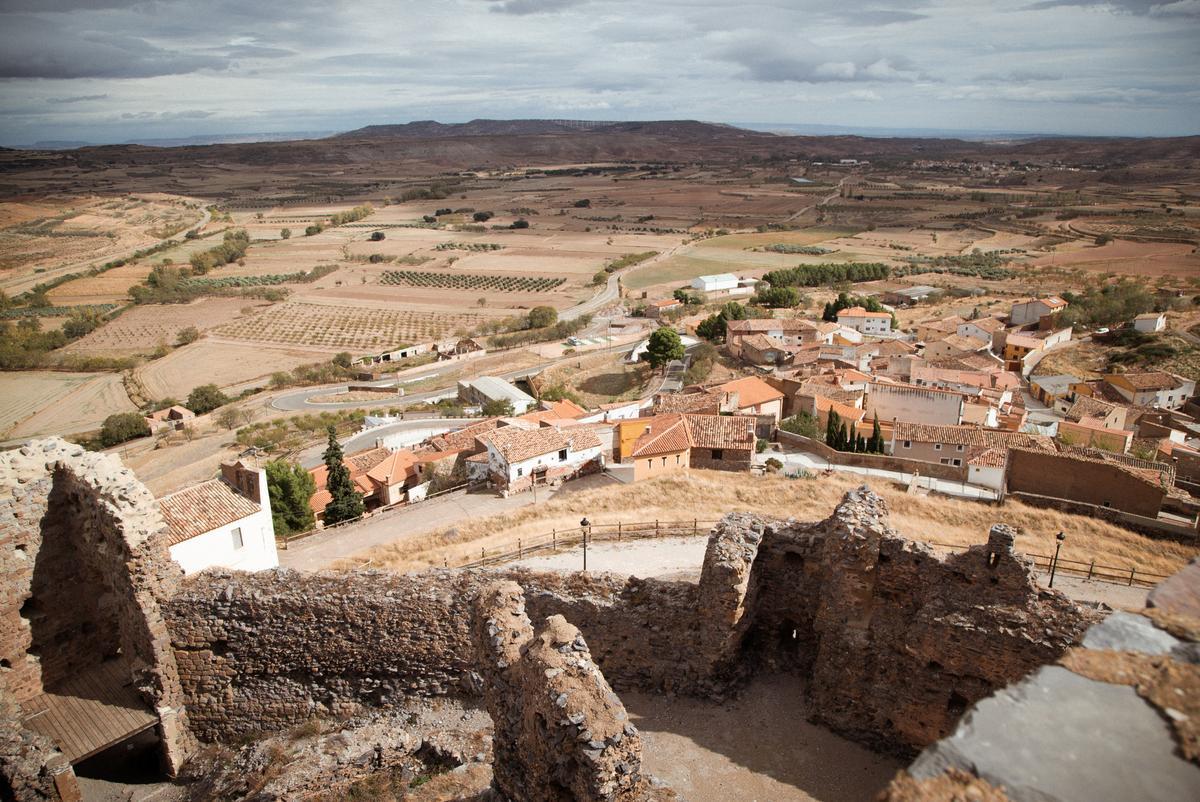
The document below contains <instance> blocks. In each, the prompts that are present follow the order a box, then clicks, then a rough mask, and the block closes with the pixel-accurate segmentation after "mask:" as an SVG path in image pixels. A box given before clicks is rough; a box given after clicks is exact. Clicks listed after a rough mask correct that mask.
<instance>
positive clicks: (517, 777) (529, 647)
mask: <svg viewBox="0 0 1200 802" xmlns="http://www.w3.org/2000/svg"><path fill="white" fill-rule="evenodd" d="M476 607H477V609H476V615H475V623H474V627H473V629H474V646H475V656H476V661H475V662H476V665H477V666H478V667H479V671H480V672H481V673H482V679H483V687H484V700H485V702H486V704H487V710H488V713H489V714H490V716H491V719H492V725H493V738H492V744H493V752H494V755H495V759H494V762H493V785H494V787H495V788H496V789H498V790H499V791H500V792H501V793H502V794H503V796H504V797H505V798H507V799H520V800H526V802H560V800H566V799H572V800H578V802H669V801H670V800H677V799H678V797H677V796H676V795H675V794H674V792H672V791H670V790H669V789H666V788H664V787H661V786H659V785H657V784H656V783H655V782H654V781H653V780H652V778H650V777H649V776H647V775H645V774H644V773H643V772H642V741H641V735H640V734H639V733H638V730H637V727H635V726H634V725H633V722H631V721H630V720H629V715H628V713H627V712H626V711H625V706H624V705H623V704H622V703H621V700H620V699H619V698H618V697H617V695H616V694H615V693H614V692H613V690H612V688H610V687H609V685H608V683H607V682H606V681H605V679H604V675H603V674H601V673H600V669H599V667H598V666H597V665H596V663H595V662H594V661H593V660H592V656H591V654H590V652H589V651H588V646H587V642H586V641H585V640H584V638H583V635H582V634H581V633H580V632H579V630H578V629H576V628H575V627H574V626H573V625H571V624H569V623H568V622H567V621H566V619H564V618H563V617H562V616H561V615H553V616H550V617H549V618H547V619H546V620H545V622H544V626H543V627H542V628H540V630H539V631H538V632H537V633H535V632H534V630H533V626H532V625H531V623H530V621H529V617H528V616H527V615H526V613H525V597H524V592H523V591H522V588H521V586H520V585H518V584H516V583H515V582H511V581H501V582H496V583H494V584H492V585H489V586H487V587H485V588H484V589H483V591H482V592H481V594H480V597H479V600H478V603H477V605H476Z"/></svg>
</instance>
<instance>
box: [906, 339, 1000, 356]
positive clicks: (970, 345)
mask: <svg viewBox="0 0 1200 802" xmlns="http://www.w3.org/2000/svg"><path fill="white" fill-rule="evenodd" d="M991 345H992V341H991V338H981V337H974V336H971V335H968V334H958V333H955V334H951V335H948V336H946V337H943V338H942V339H940V340H934V341H933V342H931V343H926V344H925V350H924V352H922V354H921V355H922V356H923V357H924V358H925V359H930V360H933V359H955V358H958V357H961V356H966V355H968V354H977V353H979V352H980V351H986V350H988V348H990V347H991Z"/></svg>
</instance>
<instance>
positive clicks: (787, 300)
mask: <svg viewBox="0 0 1200 802" xmlns="http://www.w3.org/2000/svg"><path fill="white" fill-rule="evenodd" d="M753 303H754V304H755V305H756V306H769V307H771V308H772V309H781V308H787V309H791V308H793V307H796V306H799V305H800V291H799V290H797V289H796V288H795V287H771V288H770V289H766V290H759V292H758V294H757V295H755V296H754V301H753Z"/></svg>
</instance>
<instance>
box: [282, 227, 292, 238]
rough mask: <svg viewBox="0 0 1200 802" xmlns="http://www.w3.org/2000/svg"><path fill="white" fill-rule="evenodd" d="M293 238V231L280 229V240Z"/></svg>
mask: <svg viewBox="0 0 1200 802" xmlns="http://www.w3.org/2000/svg"><path fill="white" fill-rule="evenodd" d="M291 237H292V230H291V229H290V228H281V229H279V238H280V239H291Z"/></svg>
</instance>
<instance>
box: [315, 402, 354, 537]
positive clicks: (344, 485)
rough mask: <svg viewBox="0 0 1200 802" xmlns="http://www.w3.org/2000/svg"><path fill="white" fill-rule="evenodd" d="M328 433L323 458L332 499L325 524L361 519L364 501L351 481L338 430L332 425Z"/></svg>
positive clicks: (326, 483)
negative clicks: (327, 441)
mask: <svg viewBox="0 0 1200 802" xmlns="http://www.w3.org/2000/svg"><path fill="white" fill-rule="evenodd" d="M326 432H327V433H328V434H329V444H328V446H327V447H326V448H325V453H324V454H323V455H322V457H323V459H324V460H325V471H326V477H327V478H326V480H325V489H326V490H328V491H329V495H330V496H331V497H332V498H331V499H330V501H329V504H328V505H327V506H326V507H325V523H326V525H329V524H336V523H340V522H342V521H352V520H354V519H355V518H361V517H362V514H363V500H362V496H361V495H360V494H359V492H358V489H357V488H355V486H354V482H353V481H351V479H350V469H349V468H347V467H346V461H345V459H343V457H342V447H341V445H340V444H339V443H338V441H337V430H336V429H334V428H333V426H332V425H331V426H330V427H329V428H328V429H326Z"/></svg>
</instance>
